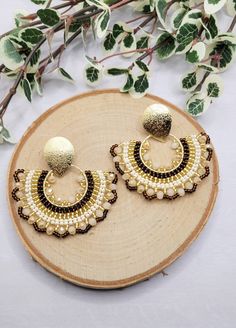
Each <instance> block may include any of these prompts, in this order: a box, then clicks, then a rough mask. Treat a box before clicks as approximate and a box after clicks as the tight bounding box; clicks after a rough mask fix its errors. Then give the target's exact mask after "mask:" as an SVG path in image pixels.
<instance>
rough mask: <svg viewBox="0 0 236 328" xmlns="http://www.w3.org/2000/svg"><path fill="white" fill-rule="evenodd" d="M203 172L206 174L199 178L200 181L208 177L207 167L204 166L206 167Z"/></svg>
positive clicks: (208, 169) (208, 170)
mask: <svg viewBox="0 0 236 328" xmlns="http://www.w3.org/2000/svg"><path fill="white" fill-rule="evenodd" d="M205 171H206V172H205V173H204V174H203V175H201V176H200V179H201V180H203V179H205V178H206V177H208V175H209V174H210V168H209V166H206V167H205Z"/></svg>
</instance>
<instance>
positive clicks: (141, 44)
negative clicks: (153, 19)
mask: <svg viewBox="0 0 236 328" xmlns="http://www.w3.org/2000/svg"><path fill="white" fill-rule="evenodd" d="M148 41H149V37H148V36H142V37H141V38H140V39H139V40H138V41H137V44H136V48H137V49H145V48H148Z"/></svg>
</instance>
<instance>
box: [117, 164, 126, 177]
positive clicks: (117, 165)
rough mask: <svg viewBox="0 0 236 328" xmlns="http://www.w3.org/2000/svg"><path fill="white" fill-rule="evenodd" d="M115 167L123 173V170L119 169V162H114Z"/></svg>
mask: <svg viewBox="0 0 236 328" xmlns="http://www.w3.org/2000/svg"><path fill="white" fill-rule="evenodd" d="M115 168H116V169H117V171H118V172H119V173H120V174H121V175H123V174H124V173H125V172H124V171H123V170H121V168H120V165H119V162H115Z"/></svg>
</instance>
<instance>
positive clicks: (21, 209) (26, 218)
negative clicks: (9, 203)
mask: <svg viewBox="0 0 236 328" xmlns="http://www.w3.org/2000/svg"><path fill="white" fill-rule="evenodd" d="M18 214H19V216H20V217H21V218H22V219H24V220H28V219H29V215H25V214H24V213H23V207H22V206H19V207H18Z"/></svg>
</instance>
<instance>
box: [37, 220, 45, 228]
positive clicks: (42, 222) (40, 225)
mask: <svg viewBox="0 0 236 328" xmlns="http://www.w3.org/2000/svg"><path fill="white" fill-rule="evenodd" d="M45 226H46V222H44V221H39V222H38V227H39V228H40V229H43V228H45Z"/></svg>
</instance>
